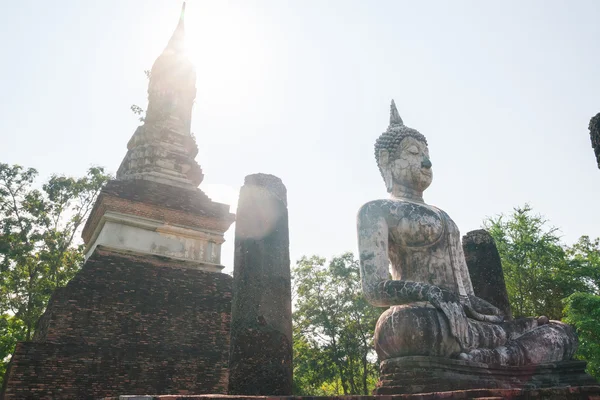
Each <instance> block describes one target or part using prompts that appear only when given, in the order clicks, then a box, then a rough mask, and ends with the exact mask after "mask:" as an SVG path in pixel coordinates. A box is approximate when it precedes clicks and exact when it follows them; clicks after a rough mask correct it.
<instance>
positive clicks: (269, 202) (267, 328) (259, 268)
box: [229, 174, 292, 396]
mask: <svg viewBox="0 0 600 400" xmlns="http://www.w3.org/2000/svg"><path fill="white" fill-rule="evenodd" d="M286 192H287V191H286V188H285V186H284V185H283V183H282V182H281V179H279V178H277V177H276V176H273V175H266V174H254V175H248V176H247V177H246V179H245V182H244V186H243V187H242V189H241V190H240V198H239V202H238V209H237V218H236V228H235V259H234V270H233V293H234V294H233V303H232V310H231V347H230V355H229V394H243V395H277V396H286V395H291V394H292V303H291V276H290V255H289V230H288V212H287V194H286Z"/></svg>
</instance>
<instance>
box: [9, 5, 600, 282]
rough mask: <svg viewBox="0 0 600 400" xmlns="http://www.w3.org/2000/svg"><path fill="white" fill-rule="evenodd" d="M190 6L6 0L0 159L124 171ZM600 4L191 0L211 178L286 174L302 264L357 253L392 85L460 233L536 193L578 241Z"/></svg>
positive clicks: (595, 209) (198, 118) (586, 213)
mask: <svg viewBox="0 0 600 400" xmlns="http://www.w3.org/2000/svg"><path fill="white" fill-rule="evenodd" d="M180 7H181V3H180V1H176V0H102V1H92V0H54V1H42V0H20V1H8V0H3V1H2V2H1V5H0V48H2V52H3V55H4V56H3V57H2V63H0V77H1V78H0V92H1V93H2V96H3V98H4V101H3V102H2V107H0V135H1V137H0V139H1V140H0V162H6V163H11V164H12V163H18V164H22V165H26V166H33V167H35V168H37V169H38V170H39V171H40V173H41V175H42V176H43V177H47V176H48V175H49V174H51V173H64V174H69V175H82V174H84V173H85V171H86V169H87V168H88V166H90V165H103V166H106V167H107V168H108V169H109V170H110V171H112V172H115V171H116V170H117V168H118V166H119V164H120V162H121V159H122V158H123V156H124V155H125V152H126V144H127V141H128V140H129V138H130V137H131V135H132V134H133V132H134V130H135V128H136V126H137V124H138V121H137V118H136V117H135V116H134V115H133V114H132V113H131V111H130V110H129V107H130V105H131V104H134V103H135V104H138V105H140V106H142V107H143V108H145V106H146V89H147V81H146V78H145V76H144V73H143V71H144V70H145V69H149V68H150V67H151V65H152V63H153V62H154V60H155V58H156V57H157V56H158V55H159V54H160V52H161V51H162V49H163V48H164V46H165V45H166V43H167V41H168V39H169V37H170V36H171V33H172V31H173V30H174V28H175V25H176V23H177V19H178V16H179V11H180ZM598 15H600V1H597V0H587V1H585V0H578V1H569V2H567V1H562V0H561V1H556V0H530V1H527V2H523V1H516V0H515V1H502V2H491V1H485V2H484V1H480V0H472V1H457V0H454V1H451V2H450V1H445V0H439V1H410V0H406V1H399V0H378V1H372V0H360V1H359V0H327V1H323V0H295V1H293V0H289V1H283V0H235V1H234V0H229V1H227V0H189V1H188V12H187V17H186V25H187V30H188V45H189V47H190V50H191V51H192V52H193V58H194V59H195V60H196V66H197V72H198V82H197V87H198V97H197V99H196V106H195V111H194V119H193V125H192V129H193V131H194V133H195V135H196V138H197V140H198V145H199V148H200V152H199V154H198V157H197V160H198V162H199V163H200V164H201V165H202V168H203V170H204V174H205V180H204V182H203V183H202V184H201V186H200V187H201V188H202V189H203V190H205V191H206V192H207V193H208V194H209V195H210V196H211V197H212V198H213V199H215V200H218V201H223V202H228V203H230V204H234V202H235V201H236V200H237V192H238V190H239V187H240V186H241V185H242V183H243V180H244V176H246V175H248V174H252V173H256V172H264V173H271V174H274V175H277V176H279V177H281V178H282V179H283V182H284V183H285V184H286V186H287V188H288V202H289V213H290V241H291V258H292V262H295V261H296V260H297V259H298V258H299V257H300V256H302V255H304V254H318V255H322V256H326V257H331V256H333V255H337V254H340V253H342V252H344V251H348V250H351V251H356V226H355V219H356V212H357V210H358V208H359V207H360V206H361V204H363V203H364V202H366V201H368V200H372V199H375V198H384V197H387V194H386V192H385V186H384V184H383V180H382V179H381V177H380V176H379V171H378V170H377V166H376V164H375V160H374V157H373V144H374V142H375V139H376V138H377V137H378V136H379V134H380V133H381V132H383V131H384V130H385V129H386V128H387V124H388V113H389V102H390V99H391V98H394V99H395V100H396V104H397V105H398V109H399V111H400V115H401V116H402V118H403V119H404V122H405V124H406V125H408V126H410V127H413V128H416V129H418V130H419V131H421V132H422V133H423V134H424V135H425V136H427V138H428V141H429V147H430V153H431V157H432V162H433V169H434V181H433V184H432V186H431V188H430V189H429V190H428V191H427V192H426V193H425V200H426V201H427V202H428V203H431V204H434V205H436V206H438V207H440V208H442V209H444V210H446V211H447V212H448V213H449V214H450V216H451V217H452V218H453V219H454V220H455V222H456V223H457V224H458V226H459V227H460V229H461V232H462V233H463V234H464V233H466V232H468V231H470V230H473V229H477V228H479V227H480V226H481V223H482V220H483V219H484V218H485V217H486V216H492V215H495V214H498V213H501V212H505V213H507V212H510V211H511V209H512V207H514V206H518V205H522V204H524V203H525V202H529V203H530V204H531V205H532V206H533V207H534V209H535V210H536V211H537V212H539V213H542V214H543V215H545V216H546V217H547V218H548V219H550V220H551V222H552V223H553V224H554V225H555V226H558V227H560V228H561V230H562V233H563V235H564V241H565V242H567V243H572V242H574V241H575V240H576V239H577V238H578V237H579V236H580V235H584V234H586V235H590V236H593V237H596V236H600V207H599V206H598V204H599V203H600V202H599V199H600V170H598V168H597V166H596V163H595V158H594V154H593V151H592V149H591V145H590V138H589V132H588V129H587V126H588V122H589V120H590V118H591V117H592V116H593V115H595V114H596V113H598V112H600V69H599V68H598V66H599V65H600V51H598V50H599V45H600V43H599V42H600V24H599V23H598ZM233 211H234V212H235V205H234V208H233ZM233 232H234V227H232V228H231V229H230V230H229V231H228V233H227V235H226V239H227V242H226V244H225V245H224V248H223V262H224V264H225V265H226V266H227V270H228V271H231V268H232V266H233Z"/></svg>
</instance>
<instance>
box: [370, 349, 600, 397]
mask: <svg viewBox="0 0 600 400" xmlns="http://www.w3.org/2000/svg"><path fill="white" fill-rule="evenodd" d="M585 366H586V363H585V362H584V361H562V362H558V363H552V364H538V365H529V366H524V367H506V366H499V365H498V366H493V365H487V364H481V363H475V362H467V361H462V360H453V359H448V358H437V357H400V358H392V359H389V360H385V361H383V362H381V365H380V373H381V375H380V381H379V384H378V387H377V388H376V389H375V394H379V395H389V394H412V393H429V392H444V391H454V390H467V389H539V388H555V387H567V386H587V385H589V386H594V385H597V384H598V383H597V382H596V381H595V379H594V378H592V377H591V376H590V375H588V374H586V373H585Z"/></svg>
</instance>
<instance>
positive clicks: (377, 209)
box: [358, 199, 441, 218]
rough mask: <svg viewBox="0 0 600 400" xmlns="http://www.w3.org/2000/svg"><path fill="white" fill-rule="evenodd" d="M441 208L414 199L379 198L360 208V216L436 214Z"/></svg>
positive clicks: (397, 216) (399, 216) (398, 216)
mask: <svg viewBox="0 0 600 400" xmlns="http://www.w3.org/2000/svg"><path fill="white" fill-rule="evenodd" d="M440 211H441V210H439V209H437V208H436V207H433V206H430V205H428V204H420V203H415V202H412V201H405V200H398V199H379V200H372V201H369V202H367V203H365V204H363V206H362V207H361V208H360V209H359V211H358V216H359V218H361V217H375V216H380V217H396V218H402V217H404V216H407V215H413V216H414V215H416V214H417V215H418V214H426V215H428V214H435V215H438V214H439V213H440Z"/></svg>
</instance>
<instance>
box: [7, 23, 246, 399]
mask: <svg viewBox="0 0 600 400" xmlns="http://www.w3.org/2000/svg"><path fill="white" fill-rule="evenodd" d="M184 36H185V32H184V20H183V13H182V17H181V20H180V21H179V24H178V25H177V28H176V29H175V32H174V33H173V36H172V37H171V39H170V41H169V42H168V45H167V46H166V48H165V49H164V51H163V53H162V54H161V55H160V56H159V57H158V59H157V60H156V62H155V63H154V65H153V67H152V71H151V76H150V82H149V88H148V101H149V104H148V109H147V112H146V116H145V120H144V124H143V125H141V126H140V127H138V128H137V130H136V131H135V133H134V134H133V136H132V138H131V139H130V141H129V143H128V145H127V149H128V150H127V154H126V155H125V158H124V159H123V162H122V164H121V166H120V168H119V170H118V173H117V178H116V180H113V181H110V182H109V183H108V184H107V185H106V186H105V188H104V189H103V190H102V192H101V193H100V195H99V197H98V199H97V201H96V204H95V206H94V208H93V211H92V212H91V215H90V218H89V220H88V221H87V224H86V225H85V228H84V230H83V234H82V235H83V239H84V242H85V244H86V263H85V265H84V266H83V268H82V270H81V271H80V272H79V273H78V274H77V275H76V276H75V277H74V278H73V279H72V280H71V281H70V282H69V284H68V285H67V286H66V287H65V288H62V289H59V290H57V291H56V292H55V293H54V294H53V296H52V298H51V299H50V302H49V304H48V308H47V310H46V312H45V313H44V315H43V316H42V317H41V319H40V320H39V322H38V325H37V328H36V333H35V337H34V339H33V341H32V342H27V343H19V344H18V345H17V348H16V350H15V353H14V355H13V357H12V361H11V363H10V366H9V370H8V372H7V375H6V379H5V387H4V388H3V395H4V399H6V400H8V399H22V398H35V399H38V398H46V399H80V398H81V399H88V398H90V399H93V398H103V397H107V396H117V395H120V394H126V393H132V394H144V393H156V394H170V393H177V394H202V393H213V394H225V393H226V392H227V384H228V369H227V363H228V357H229V329H230V328H229V324H230V310H231V298H232V278H231V277H230V276H229V275H226V274H223V273H221V272H220V271H221V270H222V268H223V266H222V265H221V264H220V248H221V244H222V243H223V241H224V239H223V234H224V232H225V231H226V230H227V229H228V228H229V227H230V225H231V224H232V222H233V221H234V215H233V214H232V213H230V212H229V206H227V205H225V204H219V203H215V202H213V201H211V200H210V199H209V198H208V197H207V196H206V195H205V194H204V193H203V192H202V191H201V190H200V189H199V188H198V185H199V184H200V183H201V182H202V177H203V175H202V170H201V168H200V166H199V165H198V163H197V162H196V161H195V157H196V154H197V153H198V148H197V146H196V143H195V140H194V138H193V136H192V135H191V133H190V125H191V112H192V105H193V102H194V98H195V96H196V87H195V86H196V74H195V70H194V67H193V65H192V63H191V62H190V61H189V60H188V58H187V57H186V54H185V52H184Z"/></svg>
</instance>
